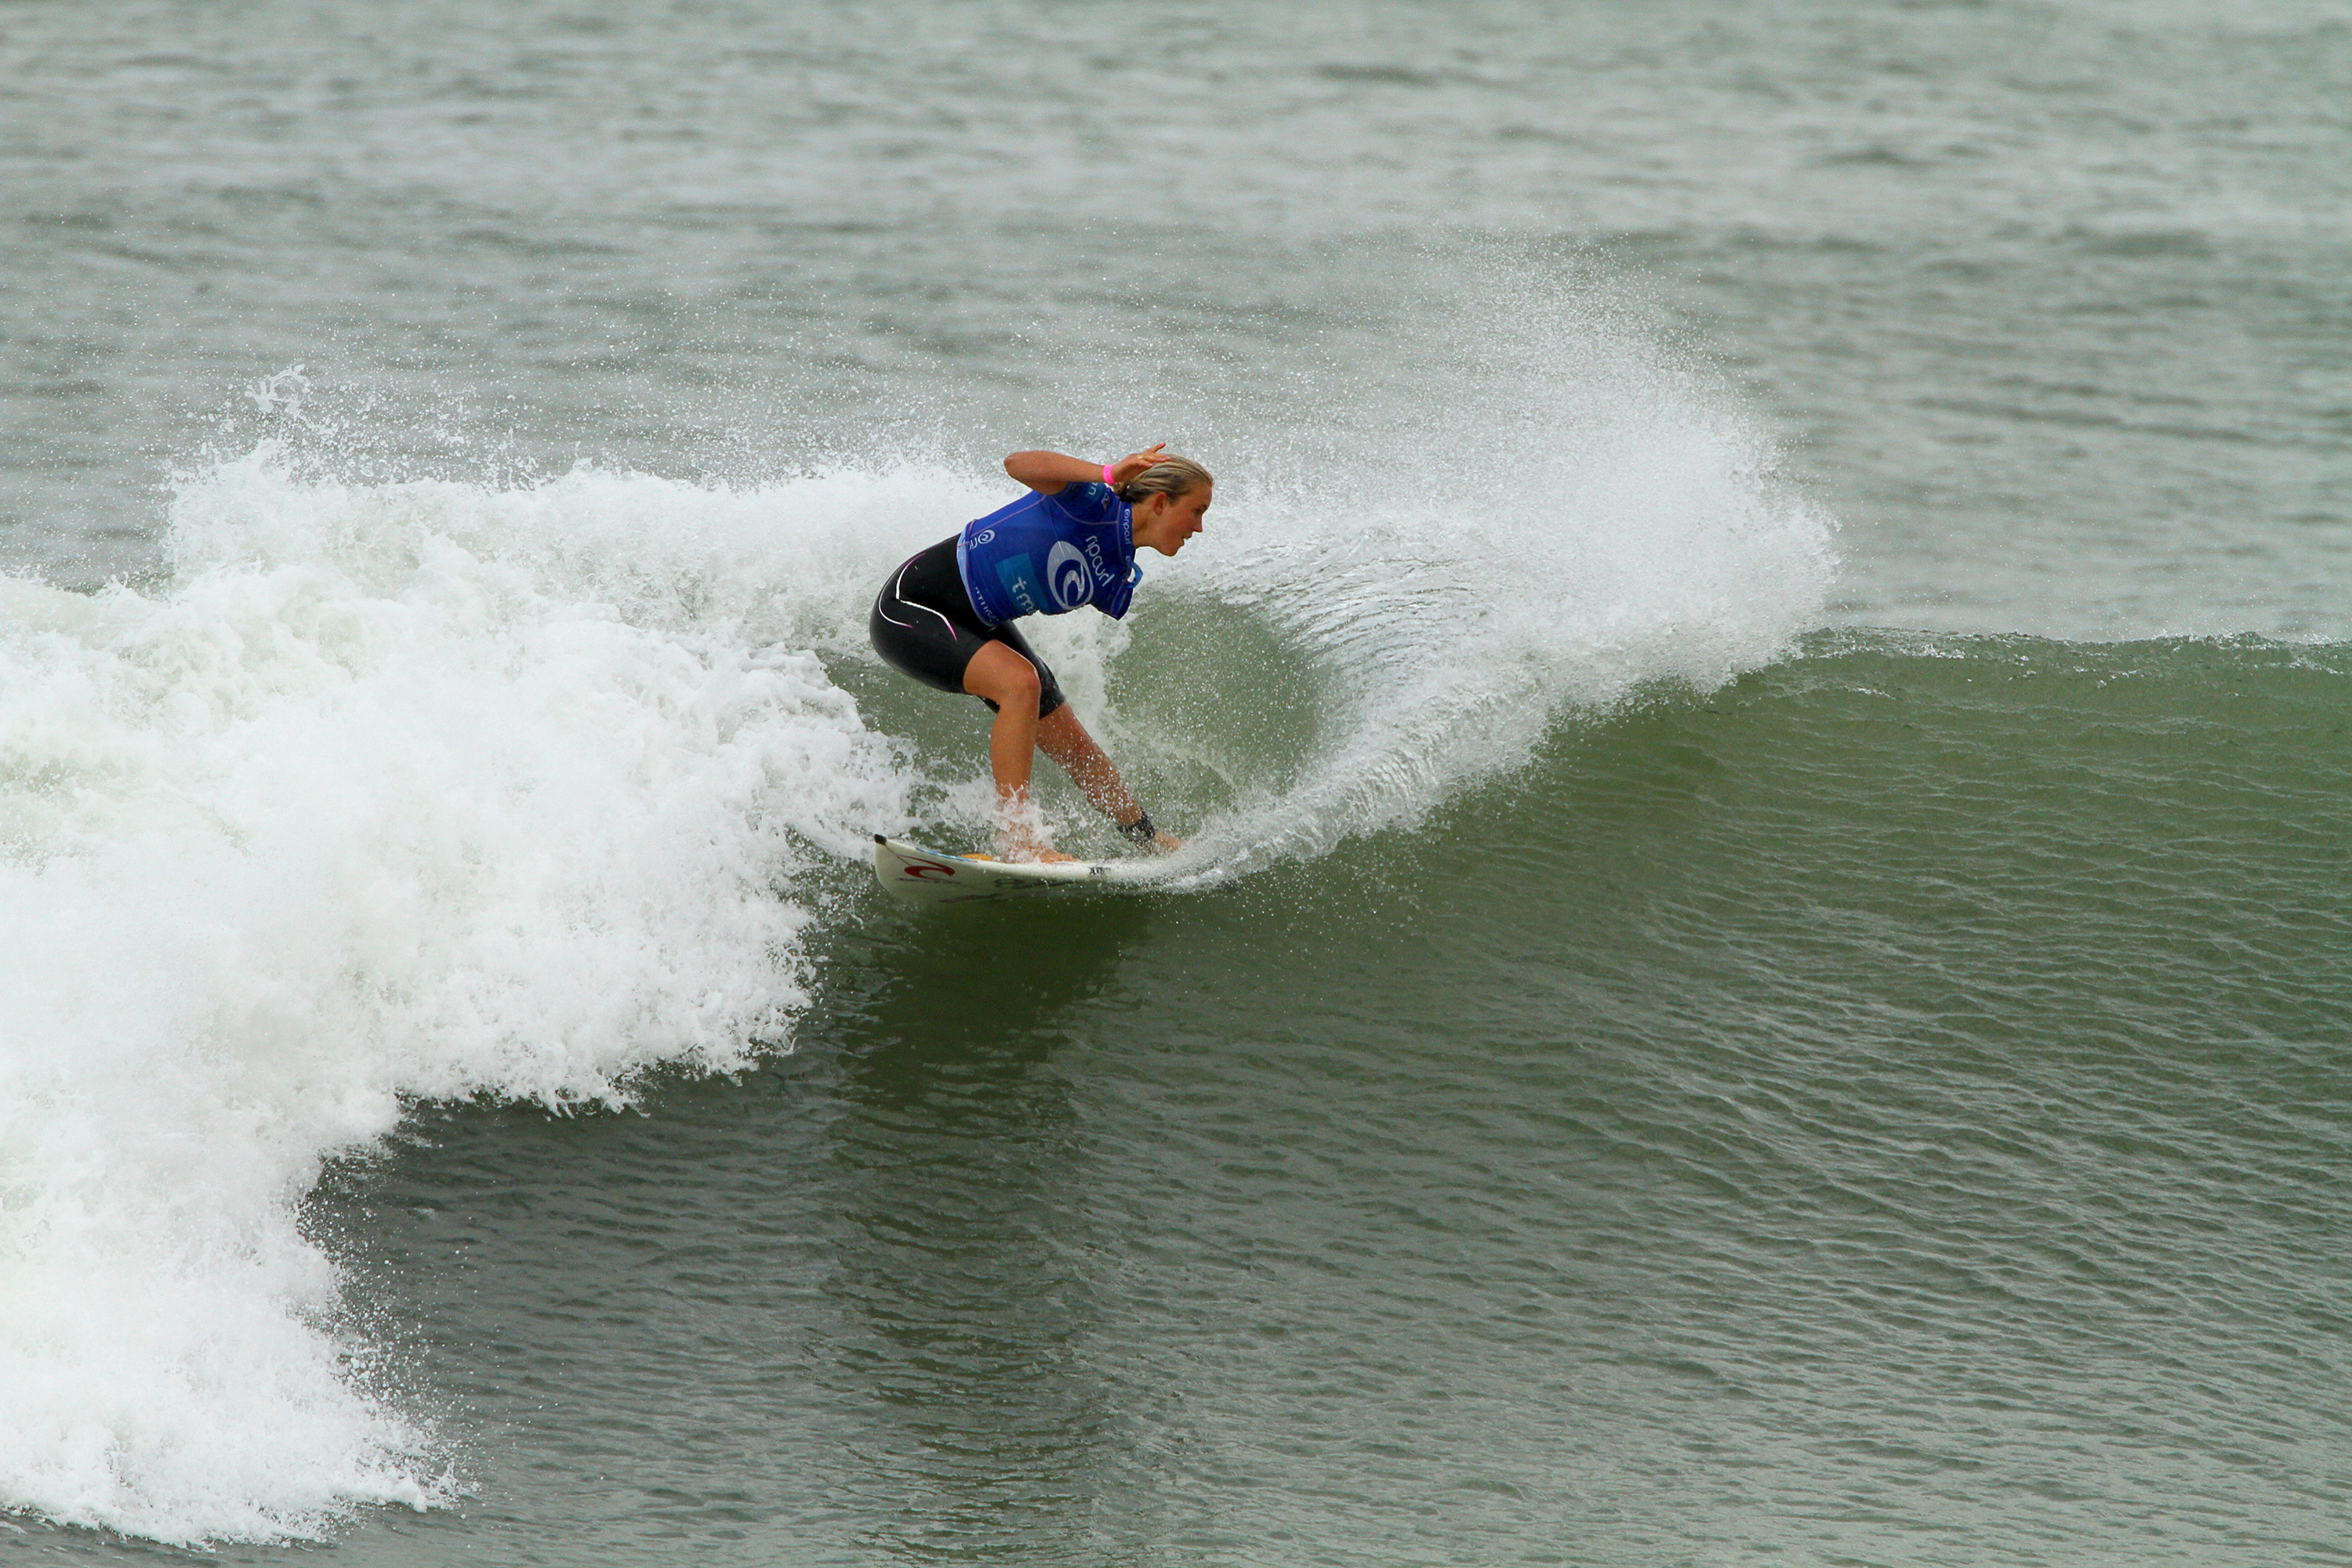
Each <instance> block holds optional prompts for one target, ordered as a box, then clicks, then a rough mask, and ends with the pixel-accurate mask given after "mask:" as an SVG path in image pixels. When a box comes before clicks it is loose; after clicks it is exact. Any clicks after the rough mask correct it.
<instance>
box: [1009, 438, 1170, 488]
mask: <svg viewBox="0 0 2352 1568" xmlns="http://www.w3.org/2000/svg"><path fill="white" fill-rule="evenodd" d="M1167 445H1168V443H1167V442H1165V441H1162V442H1160V443H1159V444H1158V445H1157V446H1151V447H1145V448H1144V449H1143V450H1142V451H1140V452H1129V454H1128V455H1127V456H1126V457H1124V458H1120V459H1119V460H1118V462H1116V463H1093V462H1088V461H1087V459H1086V458H1073V457H1071V456H1069V455H1068V454H1066V453H1064V452H1015V453H1013V456H1011V457H1009V458H1005V459H1004V471H1005V472H1006V473H1008V474H1011V475H1012V476H1013V478H1014V479H1018V480H1019V481H1021V483H1023V484H1024V485H1027V486H1028V487H1029V488H1030V489H1033V490H1035V491H1036V492H1037V493H1038V494H1039V495H1041V496H1057V495H1060V494H1061V493H1062V491H1063V490H1064V489H1067V488H1068V487H1069V486H1071V485H1083V484H1092V483H1096V482H1100V483H1103V484H1107V485H1110V486H1112V487H1114V488H1116V487H1117V486H1119V485H1123V484H1125V483H1127V482H1128V481H1129V479H1137V478H1139V477H1141V476H1142V475H1143V474H1144V473H1145V472H1146V471H1147V470H1149V469H1150V467H1151V465H1152V464H1154V463H1157V462H1159V461H1160V453H1161V451H1162V449H1163V448H1165V447H1167ZM1204 471H1205V470H1204Z"/></svg>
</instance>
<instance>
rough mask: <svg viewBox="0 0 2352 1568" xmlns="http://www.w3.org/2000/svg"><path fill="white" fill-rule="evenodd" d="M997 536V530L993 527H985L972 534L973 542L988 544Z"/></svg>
mask: <svg viewBox="0 0 2352 1568" xmlns="http://www.w3.org/2000/svg"><path fill="white" fill-rule="evenodd" d="M995 537H996V530H994V529H992V528H983V529H982V530H981V531H979V532H978V533H975V534H973V535H972V536H971V542H973V543H974V544H986V543H987V542H989V541H990V540H992V539H994V538H995Z"/></svg>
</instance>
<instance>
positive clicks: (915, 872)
mask: <svg viewBox="0 0 2352 1568" xmlns="http://www.w3.org/2000/svg"><path fill="white" fill-rule="evenodd" d="M899 869H900V870H902V871H904V872H905V873H906V874H907V875H908V876H909V877H912V878H914V879H916V880H917V881H919V882H924V881H929V879H931V878H933V877H952V876H954V875H955V868H954V867H952V866H939V865H932V864H929V863H928V862H924V861H919V860H909V861H908V862H906V864H904V865H903V866H901V867H900V868H899Z"/></svg>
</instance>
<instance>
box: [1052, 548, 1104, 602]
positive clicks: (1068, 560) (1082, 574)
mask: <svg viewBox="0 0 2352 1568" xmlns="http://www.w3.org/2000/svg"><path fill="white" fill-rule="evenodd" d="M1045 587H1046V591H1047V592H1049V593H1051V594H1052V595H1054V603H1055V605H1058V606H1059V607H1060V608H1062V609H1065V610H1075V609H1076V608H1077V607H1078V606H1079V605H1083V604H1085V603H1086V602H1087V600H1088V599H1091V598H1093V597H1094V596H1095V574H1094V572H1093V571H1092V569H1090V568H1089V567H1088V566H1087V558H1086V557H1085V556H1084V555H1081V554H1080V553H1078V548H1077V546H1076V545H1075V544H1072V543H1071V542H1069V541H1068V540H1063V541H1061V542H1059V543H1056V544H1055V546H1054V548H1053V549H1052V550H1050V551H1048V552H1046V554H1045Z"/></svg>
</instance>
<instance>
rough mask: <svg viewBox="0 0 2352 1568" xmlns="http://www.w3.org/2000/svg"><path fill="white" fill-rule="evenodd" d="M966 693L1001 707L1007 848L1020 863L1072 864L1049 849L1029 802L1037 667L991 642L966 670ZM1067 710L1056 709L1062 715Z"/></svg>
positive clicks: (998, 764) (999, 775) (992, 739)
mask: <svg viewBox="0 0 2352 1568" xmlns="http://www.w3.org/2000/svg"><path fill="white" fill-rule="evenodd" d="M963 689H965V690H966V691H969V692H971V694H972V695H973V696H974V697H985V698H987V699H988V700H990V701H991V702H993V703H995V704H996V724H995V727H994V728H992V730H990V731H989V732H988V766H989V771H990V772H991V773H994V774H995V775H996V810H997V816H999V817H1000V818H1001V819H1002V820H1003V824H1004V836H1005V839H1006V846H1005V847H1006V848H1007V849H1008V850H1009V851H1010V852H1011V853H1012V854H1013V856H1014V857H1016V858H1030V859H1037V860H1067V859H1069V858H1071V857H1069V856H1067V855H1063V854H1060V853H1057V852H1056V851H1055V850H1054V849H1051V848H1049V847H1047V846H1046V844H1045V835H1044V833H1043V832H1042V831H1041V829H1040V825H1039V823H1038V820H1037V809H1036V807H1035V805H1033V804H1032V803H1031V801H1030V799H1029V771H1030V768H1031V767H1032V766H1033V765H1034V760H1035V757H1036V752H1037V729H1038V724H1037V667H1036V666H1035V665H1033V664H1031V663H1030V662H1029V661H1028V660H1027V659H1025V658H1022V657H1021V656H1020V655H1019V654H1017V653H1015V652H1013V650H1012V649H1011V648H1010V647H1006V646H1005V645H1004V644H1003V643H1001V642H992V643H990V644H989V645H988V646H987V647H983V648H982V649H981V650H980V651H979V652H978V653H976V654H974V655H972V656H971V663H970V664H968V665H966V666H965V667H964V672H963ZM1055 711H1056V714H1057V716H1058V714H1059V713H1060V712H1062V711H1066V710H1055Z"/></svg>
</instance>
